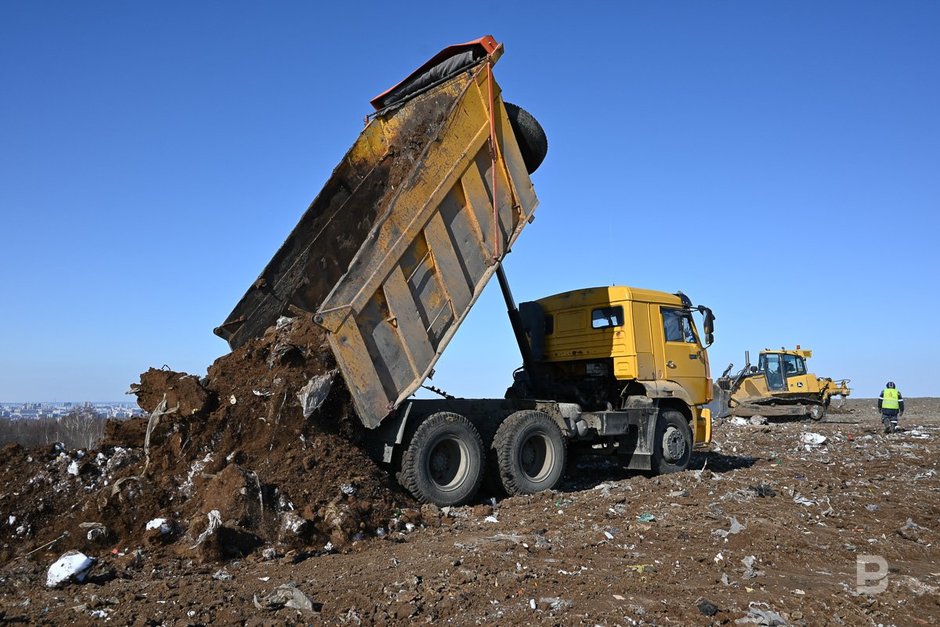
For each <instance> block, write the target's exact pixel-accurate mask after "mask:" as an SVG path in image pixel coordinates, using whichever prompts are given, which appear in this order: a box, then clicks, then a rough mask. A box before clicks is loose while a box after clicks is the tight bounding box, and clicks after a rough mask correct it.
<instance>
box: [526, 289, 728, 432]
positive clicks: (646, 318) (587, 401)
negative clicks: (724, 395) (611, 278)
mask: <svg viewBox="0 0 940 627" xmlns="http://www.w3.org/2000/svg"><path fill="white" fill-rule="evenodd" d="M693 311H701V312H702V313H703V315H704V316H705V321H706V322H705V324H706V328H707V332H706V335H709V336H710V335H711V330H712V326H713V320H714V316H712V314H711V311H710V310H708V308H706V307H698V308H693V307H692V303H691V301H689V299H688V297H686V296H685V295H684V294H682V293H678V294H669V293H666V292H659V291H655V290H647V289H641V288H635V287H627V286H620V285H617V286H610V287H593V288H587V289H580V290H573V291H569V292H563V293H561V294H555V295H553V296H548V297H545V298H542V299H539V300H537V301H534V302H531V303H521V305H520V312H521V316H522V318H523V321H524V323H525V324H526V329H527V333H528V335H529V340H530V343H531V346H532V349H533V357H534V358H535V360H536V361H537V362H539V363H540V364H541V365H542V368H543V369H544V370H545V371H546V376H547V377H548V378H549V379H551V380H552V385H553V388H554V389H555V390H556V394H555V396H556V397H562V398H564V400H569V401H571V402H576V403H578V404H579V405H580V406H581V407H583V408H585V409H592V410H594V409H604V408H610V409H623V408H626V407H627V406H629V404H630V402H631V399H635V398H638V397H645V398H650V399H656V401H657V402H658V404H659V405H660V406H661V407H667V406H668V407H672V408H674V409H676V410H678V411H680V412H681V413H682V414H683V415H684V416H685V418H686V419H687V420H688V421H689V423H690V426H691V428H692V433H693V435H694V438H695V443H696V444H704V443H707V442H709V441H710V440H711V420H710V412H709V411H708V410H707V409H705V405H706V404H707V403H709V402H710V401H711V400H712V381H711V378H710V376H711V375H710V372H709V366H708V356H707V353H706V346H707V345H708V344H710V343H711V342H710V338H709V339H708V340H706V341H703V339H702V336H701V335H700V334H699V331H698V329H697V327H696V325H695V321H694V320H693V318H692V312H693ZM539 319H541V324H539ZM559 400H560V399H559Z"/></svg>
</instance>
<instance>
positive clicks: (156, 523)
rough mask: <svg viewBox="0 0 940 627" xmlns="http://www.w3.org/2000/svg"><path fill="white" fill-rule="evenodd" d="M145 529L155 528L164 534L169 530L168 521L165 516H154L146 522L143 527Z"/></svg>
mask: <svg viewBox="0 0 940 627" xmlns="http://www.w3.org/2000/svg"><path fill="white" fill-rule="evenodd" d="M145 529H146V530H147V531H151V530H154V529H157V530H159V531H160V533H162V534H163V535H166V534H168V533H170V531H171V528H170V522H169V521H168V520H167V519H166V518H154V519H153V520H151V521H149V522H148V523H147V526H146V527H145Z"/></svg>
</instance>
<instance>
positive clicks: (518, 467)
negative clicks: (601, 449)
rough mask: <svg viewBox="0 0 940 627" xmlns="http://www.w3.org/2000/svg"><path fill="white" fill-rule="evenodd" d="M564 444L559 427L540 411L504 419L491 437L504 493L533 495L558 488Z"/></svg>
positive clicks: (527, 411) (566, 452)
mask: <svg viewBox="0 0 940 627" xmlns="http://www.w3.org/2000/svg"><path fill="white" fill-rule="evenodd" d="M567 442H568V441H567V440H566V439H565V436H564V434H563V433H562V432H561V429H560V428H559V426H558V424H557V423H556V422H555V421H554V420H552V419H551V418H550V417H549V416H548V415H547V414H545V413H542V412H540V411H530V410H525V411H517V412H516V413H514V414H512V415H510V416H509V417H508V418H506V420H504V421H503V422H502V424H501V425H499V429H497V430H496V436H495V437H494V438H493V449H494V450H495V452H496V459H497V466H498V470H499V480H500V483H501V484H502V487H503V489H504V490H505V491H506V493H507V494H509V495H515V494H534V493H536V492H541V491H542V490H550V489H552V488H554V487H555V486H556V485H558V482H559V481H561V478H562V476H564V474H565V463H566V462H567V455H568V450H567Z"/></svg>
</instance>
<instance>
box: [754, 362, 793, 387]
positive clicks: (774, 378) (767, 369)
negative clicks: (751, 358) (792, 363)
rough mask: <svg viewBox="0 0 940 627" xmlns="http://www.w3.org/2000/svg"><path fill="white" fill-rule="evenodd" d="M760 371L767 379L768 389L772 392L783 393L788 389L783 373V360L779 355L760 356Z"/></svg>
mask: <svg viewBox="0 0 940 627" xmlns="http://www.w3.org/2000/svg"><path fill="white" fill-rule="evenodd" d="M759 367H760V370H761V371H762V372H763V373H764V376H765V377H766V378H767V389H768V390H770V391H771V392H783V391H785V390H786V389H787V384H786V380H785V378H784V373H783V360H782V359H781V355H780V354H779V353H765V354H763V355H761V356H760V364H759Z"/></svg>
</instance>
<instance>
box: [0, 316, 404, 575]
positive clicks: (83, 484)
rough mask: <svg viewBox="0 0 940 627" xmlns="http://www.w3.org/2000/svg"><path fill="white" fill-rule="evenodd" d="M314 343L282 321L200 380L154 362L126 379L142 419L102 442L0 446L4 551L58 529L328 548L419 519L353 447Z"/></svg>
mask: <svg viewBox="0 0 940 627" xmlns="http://www.w3.org/2000/svg"><path fill="white" fill-rule="evenodd" d="M323 339H324V338H323V337H322V335H321V332H320V330H319V328H318V327H316V326H315V325H313V324H312V323H311V322H308V321H305V320H301V319H287V318H282V319H281V320H280V321H279V323H278V325H277V326H276V327H272V328H271V329H269V330H268V332H267V333H266V334H265V335H264V336H263V337H262V338H260V339H257V340H253V341H251V342H249V343H247V344H245V345H243V346H242V347H240V348H239V349H238V350H236V351H234V352H233V353H231V354H229V355H226V356H224V357H222V358H220V359H218V360H217V361H216V362H215V363H214V364H213V365H212V366H211V367H210V368H209V370H208V374H207V376H206V377H204V378H202V379H199V378H197V377H195V376H193V375H189V374H185V373H179V372H173V371H170V370H157V369H151V370H149V371H147V372H145V373H143V374H142V375H141V379H140V383H139V384H135V385H132V386H131V389H132V391H133V392H134V393H135V394H136V396H137V398H138V403H139V404H140V406H141V407H142V408H143V409H144V410H145V411H147V412H150V414H151V415H150V417H149V419H135V420H128V421H123V422H113V423H110V424H109V426H108V429H107V432H106V435H105V440H104V442H103V445H102V446H101V448H100V450H99V451H94V452H86V451H72V452H68V451H64V450H62V449H61V447H53V448H52V449H50V450H48V451H26V450H23V449H22V448H21V447H17V446H8V447H6V448H5V449H4V451H3V454H4V464H3V468H2V470H0V473H2V474H0V480H2V481H3V483H4V487H3V489H2V490H3V493H2V494H0V514H2V515H3V518H4V527H5V528H6V529H10V531H11V532H12V536H13V537H14V538H16V539H17V540H20V542H17V543H16V544H15V545H14V544H11V543H9V542H7V544H5V545H4V547H3V553H2V554H0V558H2V560H3V561H6V560H8V559H10V558H11V557H13V556H14V555H15V554H17V553H20V554H22V553H25V552H26V551H29V550H32V549H35V548H39V547H42V546H43V545H44V544H46V543H49V542H51V541H53V540H56V539H57V541H56V542H55V543H54V546H53V547H51V548H50V549H49V550H55V551H59V552H61V551H62V550H64V549H71V548H74V549H79V550H84V551H88V552H92V553H95V554H100V553H101V552H102V550H103V549H108V548H109V547H112V548H114V549H115V550H116V551H124V550H126V549H131V548H133V547H139V546H141V545H145V546H149V548H152V549H163V548H165V549H166V550H168V551H170V552H171V553H174V552H175V553H177V554H179V555H180V557H187V556H190V557H191V556H196V557H198V558H201V559H202V560H203V561H216V560H224V559H228V558H235V557H240V556H243V555H246V554H248V553H250V552H252V551H253V550H255V549H257V548H260V547H264V546H268V547H279V548H278V550H280V551H285V550H287V551H289V550H291V549H294V550H298V551H301V550H307V551H327V552H328V551H330V550H341V549H344V548H347V547H350V546H352V545H353V544H354V543H356V542H357V541H359V540H362V539H364V538H366V537H369V536H375V535H376V534H380V535H381V534H383V533H385V532H386V531H387V530H389V529H390V528H391V529H395V528H396V527H397V526H404V525H405V524H406V522H410V521H412V520H414V519H416V518H417V516H418V513H417V512H416V511H415V510H413V509H407V508H409V507H410V506H413V505H414V503H413V501H412V500H411V499H410V498H409V497H408V496H407V495H406V494H405V493H404V492H403V491H402V490H401V489H400V488H398V487H397V485H396V484H394V483H393V482H392V480H391V478H390V477H389V476H388V475H387V473H386V472H385V471H383V470H382V469H380V468H379V467H377V466H376V465H375V464H374V463H373V462H372V461H371V459H369V457H368V456H367V455H366V454H365V453H364V452H363V451H362V450H361V449H360V448H358V447H357V446H356V445H355V444H354V443H355V442H357V441H361V436H362V433H363V431H364V428H363V427H362V425H361V423H360V422H359V421H358V419H357V418H356V417H355V415H354V414H353V410H352V403H351V399H350V397H349V394H348V392H347V391H346V389H345V387H344V385H343V382H342V378H341V376H339V375H338V374H337V370H336V368H335V363H334V361H333V357H332V354H331V353H330V351H329V349H328V348H327V347H326V345H324V343H323ZM305 414H307V415H306V416H305ZM155 519H163V522H162V524H152V525H150V526H151V527H153V529H150V530H146V529H145V528H146V527H147V526H148V525H147V524H148V522H150V521H154V520H155ZM11 521H12V522H11ZM4 535H5V536H7V537H9V534H4ZM5 540H6V538H5Z"/></svg>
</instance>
